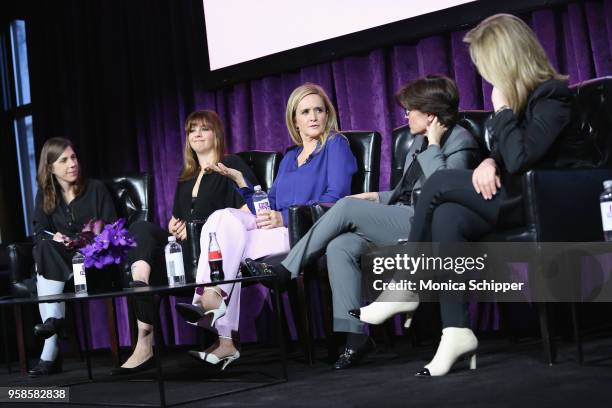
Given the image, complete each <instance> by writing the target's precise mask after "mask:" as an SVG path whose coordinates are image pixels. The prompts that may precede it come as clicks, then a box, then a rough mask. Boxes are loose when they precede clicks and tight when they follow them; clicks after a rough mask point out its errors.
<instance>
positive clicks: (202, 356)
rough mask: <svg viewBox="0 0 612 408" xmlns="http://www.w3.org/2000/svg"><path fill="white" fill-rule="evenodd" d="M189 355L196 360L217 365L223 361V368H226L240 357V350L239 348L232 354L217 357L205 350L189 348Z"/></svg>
mask: <svg viewBox="0 0 612 408" xmlns="http://www.w3.org/2000/svg"><path fill="white" fill-rule="evenodd" d="M189 355H190V356H191V357H193V358H195V359H196V360H200V361H205V362H207V363H209V364H213V365H217V364H219V363H220V362H223V365H221V370H225V367H227V366H228V365H229V364H230V363H231V362H232V361H234V360H238V358H240V352H239V351H238V350H236V352H235V353H234V354H230V355H229V356H225V357H221V358H219V357H217V356H216V355H214V354H212V353H206V352H205V351H195V350H189Z"/></svg>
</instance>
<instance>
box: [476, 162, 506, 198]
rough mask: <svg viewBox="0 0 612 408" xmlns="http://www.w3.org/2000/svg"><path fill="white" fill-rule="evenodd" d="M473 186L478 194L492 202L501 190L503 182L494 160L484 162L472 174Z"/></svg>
mask: <svg viewBox="0 0 612 408" xmlns="http://www.w3.org/2000/svg"><path fill="white" fill-rule="evenodd" d="M472 185H473V186H474V189H475V190H476V192H477V193H478V194H481V195H482V198H484V199H485V200H490V199H492V198H493V196H494V195H495V194H497V189H498V188H501V180H500V178H499V176H498V175H497V164H496V163H495V160H493V159H492V158H488V159H485V160H483V161H482V163H480V165H479V166H478V167H476V170H474V173H472Z"/></svg>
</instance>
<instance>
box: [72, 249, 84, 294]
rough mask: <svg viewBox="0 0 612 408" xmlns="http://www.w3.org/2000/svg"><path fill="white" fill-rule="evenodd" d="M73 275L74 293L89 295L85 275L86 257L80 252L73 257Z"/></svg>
mask: <svg viewBox="0 0 612 408" xmlns="http://www.w3.org/2000/svg"><path fill="white" fill-rule="evenodd" d="M72 275H73V276H74V293H75V294H77V295H81V294H84V295H86V294H87V277H86V275H85V257H84V256H83V254H82V253H80V252H79V251H77V252H76V254H74V256H73V257H72Z"/></svg>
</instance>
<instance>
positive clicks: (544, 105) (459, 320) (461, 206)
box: [362, 14, 589, 376]
mask: <svg viewBox="0 0 612 408" xmlns="http://www.w3.org/2000/svg"><path fill="white" fill-rule="evenodd" d="M464 41H465V42H466V43H468V44H469V46H470V55H471V57H472V61H473V62H474V64H475V65H476V67H477V68H478V71H479V72H480V74H481V75H482V77H483V78H484V79H485V80H486V81H487V82H489V83H491V84H492V85H493V91H492V93H491V101H492V102H493V107H494V109H495V113H494V115H493V116H492V117H491V118H490V119H489V120H488V122H487V123H486V130H487V139H488V144H489V145H490V147H491V154H490V157H488V158H487V159H485V160H484V161H483V162H482V163H480V165H479V166H478V167H477V168H476V170H474V171H469V170H442V171H439V172H437V173H435V174H433V175H432V176H431V178H430V179H429V180H428V181H427V183H426V184H425V186H424V188H423V192H422V195H421V197H420V198H419V201H418V203H417V205H416V208H415V215H414V220H413V224H412V230H411V231H410V237H409V238H410V240H411V241H413V242H424V241H427V240H429V239H431V241H433V242H441V243H445V242H466V241H467V242H469V241H476V240H478V239H479V238H480V237H482V236H483V235H485V234H486V233H488V232H490V231H492V230H493V229H495V228H498V227H502V228H508V227H512V226H519V225H521V224H522V223H523V218H522V217H523V215H522V211H521V208H522V203H521V199H522V198H521V184H520V181H521V177H520V176H521V175H522V174H523V173H525V172H526V171H528V170H530V169H532V168H534V167H568V166H570V167H574V166H580V165H582V164H585V163H587V162H589V160H588V155H587V154H586V152H587V150H586V148H585V144H584V142H583V141H582V140H578V139H576V138H577V137H578V135H574V134H571V133H570V132H565V129H566V128H567V126H568V124H569V122H570V117H571V108H570V106H571V94H570V91H569V89H568V87H567V81H566V78H567V77H566V76H563V75H560V74H558V73H557V71H555V69H554V68H553V67H552V66H551V64H550V62H549V61H548V58H547V57H546V54H545V52H544V50H543V49H542V46H541V45H540V44H539V43H538V40H537V39H536V37H535V35H534V33H533V32H532V31H531V29H530V28H529V27H528V26H527V24H525V23H524V22H523V21H522V20H520V19H519V18H517V17H514V16H512V15H508V14H497V15H494V16H491V17H489V18H487V19H486V20H484V21H482V22H481V23H480V24H479V25H478V26H477V27H476V28H474V29H473V30H471V31H470V32H468V34H467V35H466V36H465V39H464ZM440 311H441V317H442V326H443V330H442V339H441V341H440V345H439V346H438V350H437V352H436V354H435V356H434V358H433V360H431V362H430V363H429V364H427V365H426V366H425V368H424V369H423V370H422V371H420V372H419V373H417V376H440V375H445V374H446V373H448V371H449V370H450V369H451V367H452V365H453V364H454V363H455V361H456V360H457V359H458V358H459V357H461V356H463V355H469V356H471V360H470V361H471V368H475V366H476V355H475V352H476V349H477V347H478V340H477V339H476V336H475V335H474V333H473V332H472V330H471V329H470V328H469V316H468V304H467V302H461V301H458V300H457V297H456V296H455V297H452V295H451V296H450V297H447V296H441V297H440ZM362 314H363V313H362Z"/></svg>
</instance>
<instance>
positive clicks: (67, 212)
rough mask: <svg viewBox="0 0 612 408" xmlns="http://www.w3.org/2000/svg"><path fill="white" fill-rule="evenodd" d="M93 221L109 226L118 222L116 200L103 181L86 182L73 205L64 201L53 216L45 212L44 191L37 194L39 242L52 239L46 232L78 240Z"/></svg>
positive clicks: (36, 218)
mask: <svg viewBox="0 0 612 408" xmlns="http://www.w3.org/2000/svg"><path fill="white" fill-rule="evenodd" d="M92 219H93V220H103V221H104V222H105V223H109V222H114V221H115V220H116V219H117V213H116V212H115V205H114V204H113V199H112V197H111V195H110V193H109V192H108V189H107V188H106V186H105V185H104V183H103V182H101V181H100V180H94V179H89V180H86V181H85V187H84V189H83V192H82V193H81V194H80V195H79V196H78V197H76V198H75V199H74V200H72V202H70V204H66V202H65V201H64V200H63V199H61V198H60V199H59V200H58V205H57V206H56V207H55V211H53V213H51V214H50V215H47V214H45V212H44V211H43V206H42V195H41V192H40V191H39V192H38V193H37V194H36V201H35V205H34V221H33V223H34V237H35V240H36V242H38V241H41V240H43V239H51V238H52V236H51V235H49V234H46V233H45V232H44V231H45V230H46V231H49V232H53V233H55V232H61V233H62V234H64V235H67V236H69V237H71V238H74V237H75V236H76V235H77V234H78V233H80V232H81V230H82V229H83V225H85V224H86V223H87V222H88V221H90V220H92Z"/></svg>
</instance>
